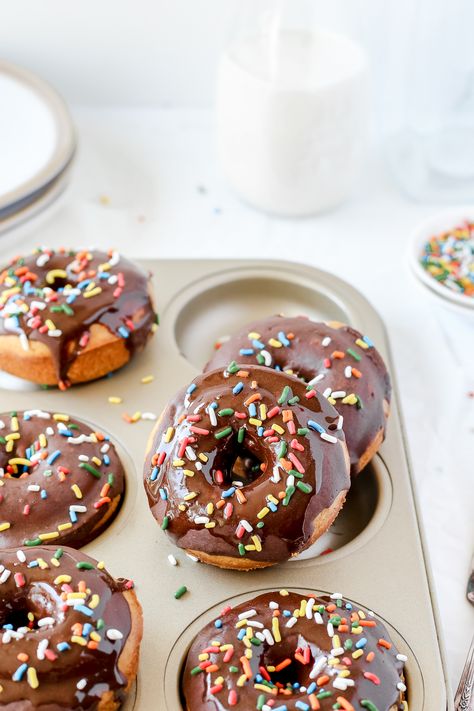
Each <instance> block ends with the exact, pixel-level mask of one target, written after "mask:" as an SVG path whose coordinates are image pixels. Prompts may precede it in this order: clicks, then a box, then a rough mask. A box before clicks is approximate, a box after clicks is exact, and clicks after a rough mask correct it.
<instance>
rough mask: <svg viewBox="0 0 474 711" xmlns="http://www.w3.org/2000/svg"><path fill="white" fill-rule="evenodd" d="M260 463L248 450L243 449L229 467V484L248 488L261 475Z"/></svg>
mask: <svg viewBox="0 0 474 711" xmlns="http://www.w3.org/2000/svg"><path fill="white" fill-rule="evenodd" d="M263 473H264V472H263V470H262V462H261V461H260V459H258V457H257V456H256V455H255V453H254V452H250V451H249V450H248V449H245V448H243V449H242V450H241V451H240V452H239V453H238V454H237V456H236V458H235V460H234V463H233V464H232V465H231V467H230V472H229V479H230V483H232V484H238V485H239V486H241V487H242V486H248V485H249V484H251V483H252V482H253V481H255V480H256V479H258V478H259V477H260V476H262V474H263Z"/></svg>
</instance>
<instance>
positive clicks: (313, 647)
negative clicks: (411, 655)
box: [181, 592, 403, 711]
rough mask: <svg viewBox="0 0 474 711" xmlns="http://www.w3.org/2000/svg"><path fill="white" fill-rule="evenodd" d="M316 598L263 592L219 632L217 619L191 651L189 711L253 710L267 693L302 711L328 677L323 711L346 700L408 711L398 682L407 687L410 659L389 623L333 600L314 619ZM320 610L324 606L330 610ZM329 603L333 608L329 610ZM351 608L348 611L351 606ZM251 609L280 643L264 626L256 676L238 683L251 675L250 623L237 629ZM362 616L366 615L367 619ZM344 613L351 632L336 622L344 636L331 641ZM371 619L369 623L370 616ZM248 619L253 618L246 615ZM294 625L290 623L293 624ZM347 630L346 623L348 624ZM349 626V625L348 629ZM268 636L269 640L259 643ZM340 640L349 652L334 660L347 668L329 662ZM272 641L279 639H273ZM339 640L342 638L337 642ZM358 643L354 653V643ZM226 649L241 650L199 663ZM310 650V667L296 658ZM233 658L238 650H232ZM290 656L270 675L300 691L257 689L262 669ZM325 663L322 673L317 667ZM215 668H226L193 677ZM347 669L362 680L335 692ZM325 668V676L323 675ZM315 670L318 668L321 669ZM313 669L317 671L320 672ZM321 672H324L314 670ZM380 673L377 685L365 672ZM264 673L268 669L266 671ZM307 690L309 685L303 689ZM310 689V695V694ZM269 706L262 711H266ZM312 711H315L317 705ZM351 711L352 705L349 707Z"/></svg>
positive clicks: (254, 663)
mask: <svg viewBox="0 0 474 711" xmlns="http://www.w3.org/2000/svg"><path fill="white" fill-rule="evenodd" d="M312 597H315V596H314V595H313V596H312ZM310 598H311V596H310V595H308V596H303V595H300V594H298V593H294V592H290V593H289V594H287V595H286V596H283V595H282V594H281V592H271V593H265V594H263V595H259V596H258V597H256V598H254V599H253V600H248V601H246V602H244V603H241V604H240V605H238V606H236V607H234V608H233V609H230V610H229V611H227V612H224V613H223V614H222V615H221V616H220V618H219V619H220V621H221V622H222V627H221V628H220V629H219V628H216V626H215V623H214V622H210V623H209V624H208V625H206V627H204V628H203V629H202V630H201V632H199V634H198V635H197V636H196V637H195V639H194V641H193V643H192V645H191V648H190V650H189V652H188V656H187V660H186V665H185V668H184V671H183V675H182V682H181V688H182V693H183V696H184V699H185V702H186V708H187V709H189V711H226V710H227V709H231V708H232V709H236V710H237V711H238V710H239V709H242V711H244V710H245V711H247V709H254V708H257V700H258V698H259V697H260V696H262V695H263V696H264V697H265V700H266V701H269V700H271V699H273V700H274V702H275V708H280V707H281V706H282V705H283V704H284V705H285V706H286V708H287V709H288V711H297V710H298V709H299V708H306V707H305V706H301V705H300V706H296V703H297V702H299V703H300V704H301V703H303V704H307V705H308V706H307V707H308V708H310V702H309V695H308V693H307V689H308V687H309V686H310V684H311V683H312V682H313V681H314V682H316V681H317V680H318V679H321V677H324V676H328V677H329V680H328V681H327V682H326V683H325V684H323V683H322V681H321V683H320V684H319V685H317V689H316V690H315V691H313V692H312V693H314V694H315V695H316V696H317V694H319V693H320V692H321V691H330V692H331V695H330V696H328V697H326V698H320V699H318V701H319V704H320V706H318V707H317V708H320V709H321V711H329V710H330V709H333V708H334V704H335V703H336V701H337V699H338V698H339V697H342V698H343V699H344V700H346V701H348V702H350V703H351V704H352V707H353V709H354V710H355V711H364V706H362V705H361V701H363V700H369V701H371V702H372V703H373V704H375V707H376V708H377V709H378V711H389V709H392V708H393V707H395V708H400V709H401V708H403V704H402V694H401V692H400V691H399V690H398V689H397V684H399V683H400V682H401V679H402V675H403V661H400V660H399V659H397V654H398V652H397V650H396V648H395V646H394V645H393V643H392V642H391V639H390V637H389V635H388V632H387V630H386V628H385V626H384V625H383V624H382V622H380V621H379V620H377V618H376V617H374V616H372V615H371V614H370V613H368V612H367V611H365V610H363V609H362V608H360V606H359V605H357V604H355V603H350V602H349V601H348V600H342V599H340V598H339V599H331V598H330V597H329V596H327V595H324V596H322V597H316V599H315V603H314V607H313V609H312V610H311V615H309V613H308V616H309V619H308V617H307V616H306V612H303V608H302V607H301V605H302V603H303V606H304V604H305V602H306V603H307V601H308V600H309V599H310ZM270 603H277V605H278V610H279V612H280V615H279V616H278V626H279V630H280V635H281V641H280V642H277V641H275V639H274V638H275V636H276V635H275V632H274V631H273V630H272V618H273V617H274V615H275V613H274V610H273V609H271V608H270V607H269V605H270ZM319 606H322V607H324V609H322V608H320V607H319ZM328 606H329V610H328V609H327V608H328ZM347 606H348V607H347ZM250 610H255V611H256V614H254V615H253V616H251V617H250V616H249V617H248V621H249V622H251V623H257V624H258V623H261V624H262V625H263V627H264V628H266V629H267V630H269V631H270V633H272V637H273V641H274V642H275V643H274V644H271V643H269V641H268V639H267V640H266V639H265V636H264V635H263V633H262V632H261V629H262V628H261V627H253V628H252V637H253V639H254V640H256V642H257V643H256V644H251V645H250V647H249V649H250V650H251V653H252V657H251V659H250V660H249V662H250V668H251V672H252V677H251V679H249V680H248V681H246V683H245V684H244V685H243V686H238V685H237V681H238V679H239V678H240V677H241V675H242V674H243V666H242V662H241V661H240V660H241V657H242V656H243V655H244V654H245V653H246V652H247V653H248V648H247V647H246V646H245V645H244V643H243V641H241V640H239V639H238V636H237V635H238V633H239V632H240V629H244V630H245V629H246V628H247V625H243V626H242V627H240V628H238V629H237V628H236V624H237V623H238V622H239V615H240V614H242V613H246V612H248V611H250ZM295 610H298V611H299V612H301V613H302V616H298V618H297V621H296V623H295V624H294V625H293V626H292V627H290V628H289V627H287V624H288V621H289V620H291V619H292V618H294V614H293V613H294V611H295ZM284 611H289V613H290V615H288V616H285V615H284ZM315 612H319V615H320V617H319V618H318V620H319V622H318V621H316V619H315V616H314V613H315ZM361 612H362V614H361ZM334 615H336V616H339V617H341V618H346V619H347V623H348V624H347V630H348V631H343V632H341V631H339V630H338V627H337V624H336V622H334V625H332V626H333V627H334V631H335V634H336V638H334V637H330V636H329V634H328V622H329V619H330V617H331V616H334ZM351 615H353V616H354V618H353V619H354V628H353V629H355V630H356V633H354V632H353V631H351V626H352V623H351ZM363 615H364V616H365V619H363V617H362V616H363ZM359 618H360V619H362V622H363V623H365V622H367V621H369V622H370V623H371V624H372V623H373V622H375V623H376V624H375V626H373V627H367V626H364V627H360V626H359ZM242 619H247V618H246V617H245V615H244V617H243V618H242ZM291 624H293V622H290V625H291ZM342 624H343V625H344V623H342ZM343 629H344V626H343ZM258 635H262V637H263V639H262V638H260V639H259V638H258ZM337 637H339V642H340V646H341V647H343V649H344V652H343V653H342V654H337V655H334V656H335V657H336V658H337V659H338V660H339V664H338V666H337V667H332V666H331V665H329V664H326V663H323V662H322V661H321V660H322V658H323V657H324V656H326V658H328V655H329V654H330V653H331V650H332V649H334V639H336V640H337ZM362 638H365V639H366V640H367V642H366V644H365V646H364V647H363V654H362V655H361V656H360V657H359V658H358V659H355V658H354V657H353V656H352V654H353V653H354V652H356V651H357V648H356V643H358V642H360V640H361V639H362ZM270 639H271V638H270ZM380 639H383V640H385V641H386V642H388V644H389V645H391V646H390V648H389V649H387V648H386V647H383V646H381V645H380V644H379V640H380ZM336 643H337V641H336ZM351 643H352V646H351V647H350V648H349V645H350V644H351ZM221 645H232V646H233V647H234V652H233V654H232V657H231V658H230V659H229V661H228V662H224V654H225V652H219V653H215V651H214V652H212V651H211V652H208V653H207V654H208V657H207V659H205V660H203V659H202V658H201V659H199V655H200V654H202V652H203V650H205V649H209V648H214V649H215V648H216V647H217V646H221ZM308 647H309V649H310V656H309V660H308V661H307V663H304V661H306V660H305V659H304V656H303V662H301V661H300V660H298V659H295V656H294V655H295V652H296V650H297V649H298V648H301V650H302V654H303V655H304V650H305V649H306V648H308ZM371 652H373V655H374V656H373V660H372V661H370V662H369V661H367V655H368V654H370V653H371ZM229 655H230V653H229ZM285 659H291V660H292V663H291V664H290V665H289V666H287V667H286V668H284V669H283V670H282V671H280V672H270V675H269V676H270V679H271V681H272V682H273V683H274V684H276V682H280V683H281V684H282V685H283V688H284V687H285V686H286V684H287V683H288V682H289V683H290V684H294V683H295V682H297V683H299V684H300V688H299V689H295V688H293V690H292V693H291V694H290V695H284V694H282V693H281V692H279V693H278V695H276V696H274V695H273V694H272V693H270V691H268V692H266V691H265V687H264V688H263V690H262V688H255V686H254V684H255V683H258V681H257V680H256V677H257V675H258V674H259V671H260V669H259V668H260V667H265V669H267V668H268V667H269V666H270V667H271V666H277V665H279V664H280V663H281V662H283V661H284V660H285ZM318 660H319V663H320V669H319V667H317V669H316V670H315V666H316V665H318ZM201 663H204V665H206V664H208V663H212V664H215V665H218V669H217V670H216V669H215V668H214V669H213V671H212V673H206V671H202V672H198V673H194V674H192V673H191V671H192V670H193V669H196V667H198V666H199V664H201ZM230 666H234V667H237V668H238V671H235V672H232V671H230V670H229V667H230ZM343 667H345V668H347V669H348V670H349V672H350V673H349V676H348V677H347V678H348V679H350V680H352V681H354V682H355V684H354V686H348V688H347V689H346V690H342V689H337V688H334V686H333V684H334V680H335V678H336V675H337V672H338V671H340V670H342V669H343ZM318 669H319V671H318ZM313 670H314V671H313ZM312 672H313V673H312ZM314 672H316V673H314ZM367 672H369V674H373V675H375V677H377V678H378V680H379V682H380V683H379V684H377V683H376V681H374V678H373V677H372V679H370V678H366V677H364V673H367ZM260 673H261V672H260ZM220 676H222V677H223V679H224V681H223V685H222V686H223V688H222V690H217V691H216V692H215V693H214V694H213V693H211V688H212V687H214V686H215V685H216V679H217V678H218V677H220ZM301 687H302V688H301ZM303 689H304V690H303ZM232 690H234V691H235V692H236V693H237V703H236V704H234V705H231V704H230V703H229V692H231V691H232ZM258 708H261V706H258ZM311 708H315V707H314V706H311ZM344 708H345V707H344Z"/></svg>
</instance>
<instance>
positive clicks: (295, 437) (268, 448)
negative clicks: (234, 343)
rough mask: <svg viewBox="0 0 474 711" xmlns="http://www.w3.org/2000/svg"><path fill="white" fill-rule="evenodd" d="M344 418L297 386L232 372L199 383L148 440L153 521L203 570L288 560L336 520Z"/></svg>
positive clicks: (342, 483)
mask: <svg viewBox="0 0 474 711" xmlns="http://www.w3.org/2000/svg"><path fill="white" fill-rule="evenodd" d="M341 420H342V418H341V417H340V416H339V415H338V414H337V412H336V410H335V409H334V408H333V407H332V405H331V404H330V403H329V402H328V401H327V400H326V399H325V398H323V397H322V395H318V394H317V393H316V392H315V391H314V390H312V391H310V392H309V391H307V390H306V387H305V385H304V383H302V382H301V380H298V379H297V378H293V377H290V376H287V375H285V374H284V373H278V372H276V371H273V370H270V368H262V367H260V366H255V365H253V366H248V367H246V368H245V369H242V368H240V367H239V366H238V365H237V364H236V363H231V364H230V365H229V366H228V368H227V369H226V370H224V371H223V370H214V371H212V372H209V373H205V374H202V375H199V376H198V377H197V378H196V379H195V380H194V381H193V382H192V383H191V385H189V387H185V388H183V389H182V390H181V391H180V392H179V393H178V394H177V395H176V397H175V398H174V400H173V401H172V402H171V403H170V404H169V405H168V407H167V408H166V409H165V411H164V413H163V414H162V416H161V417H160V419H159V421H158V423H157V424H156V427H155V429H154V432H153V433H152V435H151V440H150V448H149V453H148V456H147V460H146V463H145V488H146V492H147V495H148V501H149V505H150V508H151V510H152V513H153V515H154V516H155V518H156V519H157V520H158V522H159V523H160V524H161V527H162V528H163V529H165V530H166V532H167V533H168V534H169V535H170V536H171V537H172V538H173V539H174V541H175V542H176V544H177V545H178V546H180V547H181V548H184V549H185V550H186V551H188V552H189V553H191V554H192V555H194V556H197V558H199V560H201V561H202V562H204V563H212V564H213V565H217V566H219V567H222V568H239V569H242V570H250V569H252V568H262V567H265V566H269V565H273V564H275V563H278V562H281V561H284V560H287V559H288V558H290V557H291V556H295V555H297V554H298V553H300V552H301V551H302V550H304V549H305V548H307V547H308V546H310V545H311V544H312V543H313V542H314V541H315V540H316V539H317V538H319V536H321V535H322V534H323V533H324V532H325V531H326V530H327V529H328V527H329V526H330V525H331V524H332V522H333V521H334V519H335V518H336V516H337V514H338V513H339V510H340V509H341V507H342V505H343V503H344V500H345V498H346V494H347V491H348V489H349V485H350V477H349V459H348V455H347V448H346V445H345V440H344V434H343V432H342V428H341Z"/></svg>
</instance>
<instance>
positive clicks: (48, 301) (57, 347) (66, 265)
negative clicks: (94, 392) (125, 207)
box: [0, 247, 157, 389]
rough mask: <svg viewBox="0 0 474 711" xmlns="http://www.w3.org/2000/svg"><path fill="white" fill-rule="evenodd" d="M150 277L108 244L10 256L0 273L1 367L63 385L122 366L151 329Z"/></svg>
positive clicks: (36, 380) (44, 382) (38, 380)
mask: <svg viewBox="0 0 474 711" xmlns="http://www.w3.org/2000/svg"><path fill="white" fill-rule="evenodd" d="M149 281H150V278H149V275H147V274H146V273H145V272H143V271H142V270H141V269H139V268H138V267H136V266H135V265H134V264H132V263H131V262H129V261H128V259H125V258H124V257H121V256H120V255H119V254H118V253H117V252H112V251H111V252H108V253H105V252H99V251H95V250H91V251H89V250H84V251H74V250H58V251H55V250H53V249H46V248H44V247H43V248H41V249H37V250H36V251H35V252H34V253H33V254H30V255H28V256H27V257H15V258H14V259H13V260H12V261H11V262H10V264H9V266H7V267H6V268H5V269H4V270H3V271H2V272H1V274H0V288H1V291H0V309H1V310H0V368H1V369H2V370H5V371H6V372H7V373H11V374H12V375H17V376H19V377H21V378H26V380H30V381H32V382H34V383H39V384H42V385H59V387H61V388H62V389H64V388H66V387H67V386H68V385H70V384H72V383H83V382H86V381H89V380H95V379H96V378H101V377H102V376H103V375H106V374H107V373H111V372H112V371H114V370H117V369H118V368H121V367H122V366H123V365H125V363H127V362H128V361H129V360H130V358H131V356H132V354H133V353H134V352H135V351H137V350H140V349H141V348H143V346H144V345H145V343H146V341H147V339H148V337H149V335H150V334H151V333H152V331H153V330H154V329H155V328H156V323H157V316H156V314H155V311H154V309H153V304H152V300H151V296H150V284H149Z"/></svg>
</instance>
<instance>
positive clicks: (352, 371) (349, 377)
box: [204, 316, 391, 475]
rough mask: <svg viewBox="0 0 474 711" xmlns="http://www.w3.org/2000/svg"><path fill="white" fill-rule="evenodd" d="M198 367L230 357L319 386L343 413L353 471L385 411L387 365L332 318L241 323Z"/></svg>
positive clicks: (368, 451) (367, 452) (377, 442)
mask: <svg viewBox="0 0 474 711" xmlns="http://www.w3.org/2000/svg"><path fill="white" fill-rule="evenodd" d="M218 345H219V346H220V347H219V348H218V350H217V351H216V353H215V354H214V356H213V357H212V358H211V359H210V361H209V362H208V363H207V365H206V367H205V369H204V370H213V369H214V368H219V367H224V366H225V364H226V363H228V362H229V361H230V360H232V359H236V360H238V361H239V363H242V365H247V364H248V363H258V364H260V365H265V366H267V367H270V368H275V369H277V370H283V371H284V372H286V373H289V374H292V375H296V376H297V377H299V378H302V379H303V380H304V381H305V382H306V383H307V387H308V390H311V389H312V388H315V389H316V390H318V392H322V393H323V394H324V396H325V397H327V398H328V400H329V402H330V403H331V404H332V405H334V407H335V408H336V409H337V411H338V412H339V413H340V414H341V415H342V416H343V417H344V432H345V435H346V442H347V448H348V450H349V456H350V459H351V474H352V475H355V474H358V473H359V472H360V471H361V470H362V469H363V468H364V467H365V466H366V465H367V464H368V462H370V460H371V459H372V457H373V456H374V454H375V453H376V452H377V451H378V449H379V448H380V446H381V444H382V442H383V440H384V437H385V428H386V422H387V418H388V415H389V411H390V397H391V385H390V377H389V374H388V372H387V368H386V366H385V364H384V362H383V359H382V357H381V355H380V353H379V352H378V351H377V350H376V348H375V347H374V344H373V343H372V341H371V340H370V339H369V338H368V337H367V336H364V335H362V334H361V333H360V332H359V331H357V330H356V329H355V328H352V327H351V326H346V325H344V324H342V323H339V322H337V321H333V322H330V323H316V322H314V321H311V320H310V319H309V318H305V317H304V316H297V317H285V316H271V317H269V318H265V319H261V320H259V321H254V322H253V323H250V324H247V326H245V327H244V328H242V329H241V330H240V331H239V332H238V333H236V334H235V335H233V336H231V338H230V339H229V340H227V341H225V342H223V343H221V344H218Z"/></svg>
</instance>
